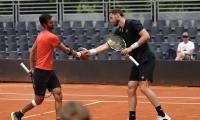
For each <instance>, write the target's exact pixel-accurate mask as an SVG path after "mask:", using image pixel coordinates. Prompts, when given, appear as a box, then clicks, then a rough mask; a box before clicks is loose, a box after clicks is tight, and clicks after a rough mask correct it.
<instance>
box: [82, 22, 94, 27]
mask: <svg viewBox="0 0 200 120" xmlns="http://www.w3.org/2000/svg"><path fill="white" fill-rule="evenodd" d="M83 27H84V28H93V27H94V25H93V21H85V22H84V25H83Z"/></svg>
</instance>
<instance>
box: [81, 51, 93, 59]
mask: <svg viewBox="0 0 200 120" xmlns="http://www.w3.org/2000/svg"><path fill="white" fill-rule="evenodd" d="M80 49H81V51H80V53H81V56H80V58H81V59H82V60H87V59H89V57H90V56H91V53H90V51H89V50H88V49H86V48H80Z"/></svg>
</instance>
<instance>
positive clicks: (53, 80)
mask: <svg viewBox="0 0 200 120" xmlns="http://www.w3.org/2000/svg"><path fill="white" fill-rule="evenodd" d="M48 90H49V91H50V92H51V93H52V94H53V96H54V99H55V111H56V119H57V120H59V119H60V114H61V110H62V92H61V85H60V82H59V80H58V78H57V76H56V74H55V73H54V72H51V75H50V80H49V81H48Z"/></svg>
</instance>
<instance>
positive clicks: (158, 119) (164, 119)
mask: <svg viewBox="0 0 200 120" xmlns="http://www.w3.org/2000/svg"><path fill="white" fill-rule="evenodd" d="M156 120H171V118H170V117H169V116H168V115H167V114H165V117H161V116H158V117H157V119H156Z"/></svg>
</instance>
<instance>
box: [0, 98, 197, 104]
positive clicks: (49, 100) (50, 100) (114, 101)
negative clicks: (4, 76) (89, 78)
mask: <svg viewBox="0 0 200 120" xmlns="http://www.w3.org/2000/svg"><path fill="white" fill-rule="evenodd" d="M0 100H6V101H28V100H29V101H30V100H32V99H10V98H0ZM45 101H47V102H54V100H53V99H46V100H45ZM62 101H85V102H86V101H87V102H92V101H101V102H104V103H106V102H108V103H109V102H110V103H127V102H128V101H125V100H124V101H123V100H122V101H120V100H119V101H117V100H91V99H90V100H83V99H82V100H79V99H76V100H62ZM138 103H141V104H150V102H138ZM160 103H163V104H172V105H173V104H175V105H182V104H184V105H200V102H188V103H187V102H160Z"/></svg>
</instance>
